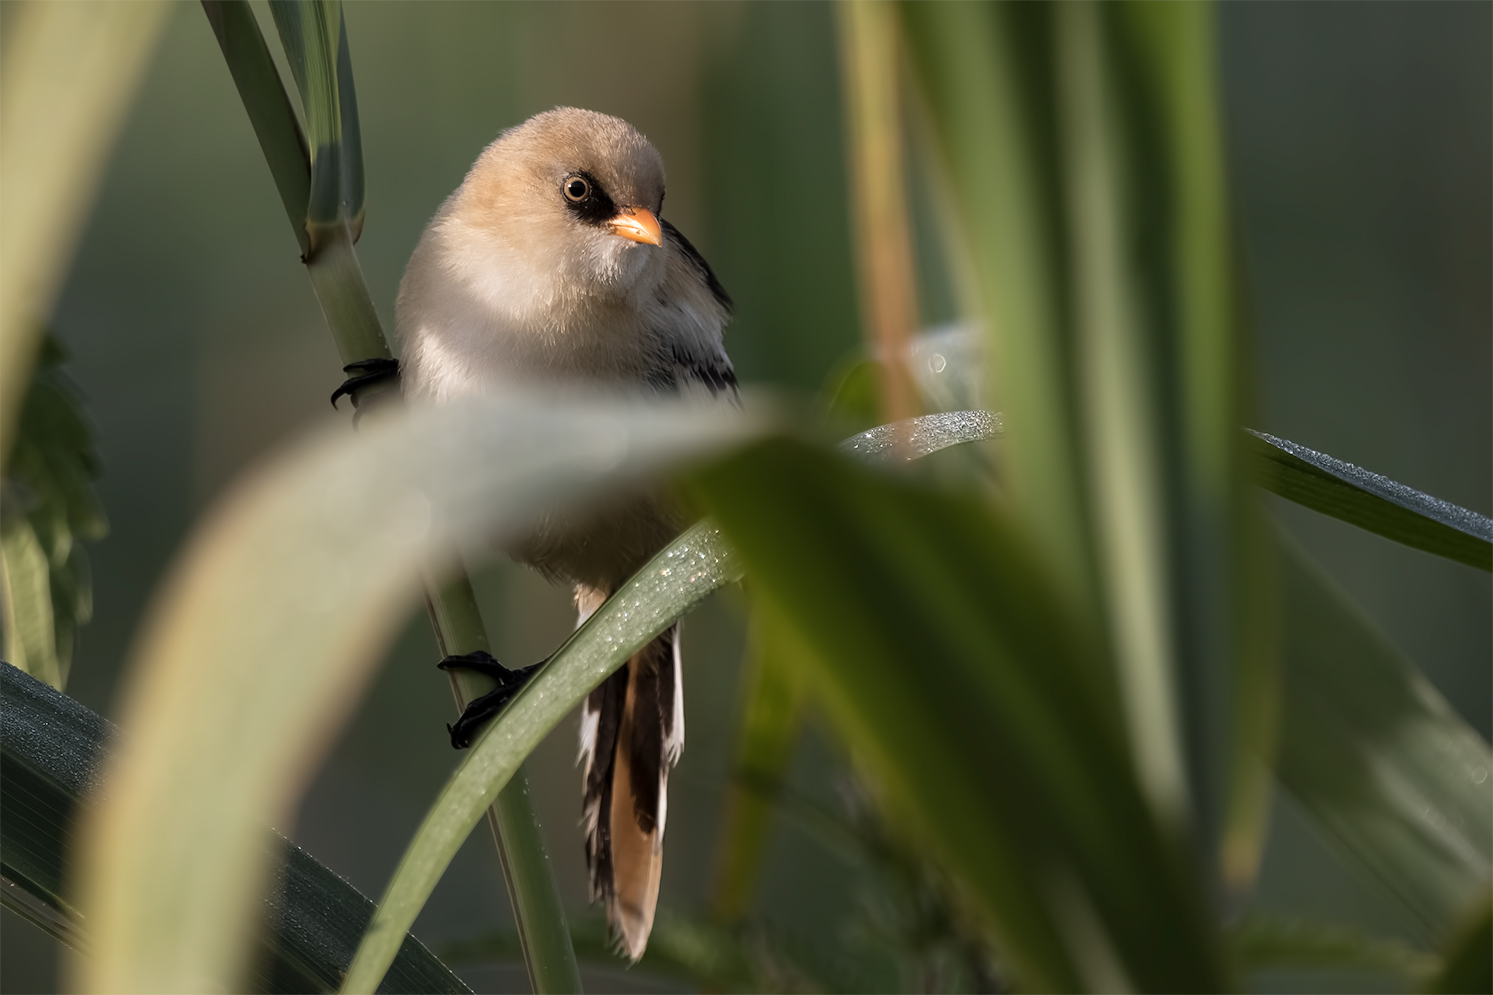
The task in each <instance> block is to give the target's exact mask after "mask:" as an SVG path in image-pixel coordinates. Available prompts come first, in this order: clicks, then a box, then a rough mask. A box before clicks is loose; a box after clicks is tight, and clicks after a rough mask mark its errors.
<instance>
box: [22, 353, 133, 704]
mask: <svg viewBox="0 0 1493 995" xmlns="http://www.w3.org/2000/svg"><path fill="white" fill-rule="evenodd" d="M65 358H66V354H65V353H64V352H63V349H62V347H61V345H59V344H58V343H57V341H56V340H55V339H53V338H51V337H48V338H47V339H46V340H45V342H44V343H43V347H42V355H41V358H40V361H39V362H38V364H37V370H36V374H35V376H34V377H33V378H32V381H31V386H30V389H29V391H28V392H27V394H26V400H25V402H24V404H23V405H22V408H21V426H20V434H19V437H18V438H17V439H16V444H15V450H14V451H13V453H12V455H11V460H10V463H9V465H8V467H7V470H6V475H5V481H4V484H3V491H0V503H3V505H4V515H3V517H0V596H3V609H4V622H5V657H6V659H7V660H8V661H9V662H10V663H12V664H14V665H15V666H17V667H20V668H21V669H22V670H24V671H25V672H26V673H28V674H30V675H31V676H33V677H35V678H37V679H38V680H42V681H45V682H46V683H48V684H50V685H52V686H53V687H54V688H57V689H58V690H61V689H62V688H63V686H64V685H65V684H66V683H67V674H68V668H69V665H70V664H71V661H72V651H73V641H74V637H75V635H76V633H77V630H78V628H79V627H81V626H83V625H85V624H87V622H88V619H89V617H90V616H91V615H92V614H93V590H92V583H91V581H90V579H89V572H88V554H87V553H86V551H85V550H84V548H83V545H82V541H83V540H89V541H96V540H98V539H101V538H103V537H104V535H105V534H106V533H107V532H108V530H109V526H108V522H107V520H106V519H105V517H104V510H103V506H102V505H101V504H100V502H99V497H98V493H97V491H95V489H94V485H93V482H94V479H95V478H96V477H97V476H98V470H99V466H98V454H97V452H96V451H95V446H94V440H93V429H92V426H90V425H89V423H88V419H87V417H86V416H85V415H84V413H83V405H82V401H81V399H80V398H79V397H78V393H77V390H76V388H74V386H73V385H72V383H71V381H70V380H69V379H68V377H67V375H66V374H65V373H63V371H62V368H61V367H62V362H63V360H64V359H65Z"/></svg>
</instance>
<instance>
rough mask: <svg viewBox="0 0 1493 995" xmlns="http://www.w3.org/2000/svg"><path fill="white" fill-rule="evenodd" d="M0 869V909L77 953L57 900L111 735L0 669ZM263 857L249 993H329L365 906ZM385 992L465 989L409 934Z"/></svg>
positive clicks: (368, 909)
mask: <svg viewBox="0 0 1493 995" xmlns="http://www.w3.org/2000/svg"><path fill="white" fill-rule="evenodd" d="M0 716H3V719H4V721H3V722H0V766H3V769H4V776H3V777H0V804H3V807H4V810H5V812H6V818H5V821H4V823H3V824H0V871H3V873H4V876H5V879H6V881H7V882H8V884H7V885H6V886H5V888H4V890H3V892H0V895H3V898H4V901H5V906H6V908H14V905H15V902H14V899H16V898H17V897H18V896H21V895H24V896H27V897H30V898H32V899H35V901H34V902H33V903H32V904H31V905H30V906H28V907H26V908H23V909H18V910H16V911H18V912H19V913H20V914H22V915H26V916H27V917H28V918H33V921H35V918H36V917H35V916H34V913H35V911H36V910H37V909H38V908H40V909H42V910H44V911H45V913H46V915H45V916H43V917H41V921H40V922H38V925H39V926H41V927H42V928H43V929H46V930H48V931H49V932H52V933H53V934H54V935H56V936H57V937H58V938H59V939H61V940H62V941H63V942H64V943H67V944H68V945H69V946H71V947H72V948H73V949H75V950H79V951H84V950H86V949H87V934H86V931H85V929H84V926H83V924H82V923H80V922H79V920H78V918H77V909H76V908H74V907H73V906H72V905H70V904H69V903H68V901H67V899H66V897H65V896H66V889H65V886H64V885H65V880H64V879H65V876H66V874H67V870H68V867H69V864H70V863H71V861H72V859H73V857H74V856H75V855H76V850H77V844H78V838H77V836H76V835H75V833H74V824H75V823H76V821H77V816H78V813H79V810H80V809H81V808H82V807H84V806H86V805H88V804H89V798H90V796H91V795H92V794H93V793H94V792H95V791H97V790H98V788H99V785H100V781H101V779H102V777H103V768H104V765H105V762H106V758H107V753H108V749H109V744H110V742H111V741H112V740H113V738H114V735H115V732H116V730H115V729H114V728H113V726H111V725H110V724H109V723H108V722H107V721H105V720H104V719H103V718H102V717H101V716H99V715H96V714H94V713H93V712H91V711H89V710H88V709H86V708H84V707H83V706H82V705H80V704H78V703H77V702H76V701H73V700H72V699H71V698H67V697H64V696H63V695H60V694H56V693H53V692H52V691H50V690H49V689H47V688H46V687H43V686H42V685H40V684H38V683H37V682H36V681H33V680H28V679H27V678H26V677H25V676H23V675H22V674H21V673H20V672H19V671H17V670H16V669H15V668H13V667H8V666H0ZM269 835H270V847H269V849H270V851H271V853H272V859H273V860H274V861H275V863H277V864H282V865H283V867H282V870H281V876H280V886H279V888H278V889H276V891H275V892H274V893H273V894H272V895H271V896H270V900H269V902H268V904H267V906H266V908H265V909H264V913H263V915H262V917H261V922H260V924H259V931H258V937H257V939H258V944H259V946H258V949H257V950H256V951H255V955H254V969H253V971H252V973H251V975H250V977H249V983H250V989H251V990H253V991H308V992H309V991H318V992H331V991H335V990H336V987H337V981H338V980H339V979H340V978H341V975H342V972H343V971H345V970H346V969H347V963H348V960H349V959H350V958H351V956H352V951H353V947H354V945H355V944H356V943H357V940H358V937H359V936H360V935H361V934H362V926H363V924H364V923H365V922H367V920H368V918H369V917H370V916H371V915H372V914H373V903H372V902H370V901H368V899H366V898H364V897H363V896H362V895H360V894H358V892H357V890H356V889H354V888H353V887H352V886H351V885H349V884H347V882H345V881H343V880H342V879H341V878H339V877H338V876H337V875H336V874H334V873H332V872H331V871H330V870H328V869H327V868H325V867H323V866H322V865H321V864H319V863H317V861H316V860H315V859H314V858H313V857H311V856H310V855H309V854H307V853H306V852H305V851H304V850H302V849H300V848H299V847H297V846H296V845H295V844H293V843H291V842H290V841H289V840H286V839H284V838H282V837H280V836H278V835H276V834H269ZM386 990H388V991H391V992H452V993H456V992H465V991H468V990H469V989H467V987H466V986H465V985H463V984H462V983H461V981H460V979H458V978H457V977H456V976H455V975H453V974H452V973H451V972H450V971H448V970H447V969H446V968H445V967H444V966H443V965H442V964H441V963H440V962H439V961H438V960H436V959H435V958H434V957H432V956H431V955H430V952H429V951H428V950H426V949H425V947H424V946H423V945H422V944H421V943H420V942H419V941H418V940H416V939H414V938H413V937H406V939H405V941H404V945H403V946H402V947H401V949H400V953H399V957H398V958H397V959H396V961H395V964H394V967H393V968H392V969H391V970H390V972H389V978H388V981H387V983H386Z"/></svg>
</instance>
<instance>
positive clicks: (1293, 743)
mask: <svg viewBox="0 0 1493 995" xmlns="http://www.w3.org/2000/svg"><path fill="white" fill-rule="evenodd" d="M1280 545H1281V549H1282V553H1281V556H1280V563H1281V587H1282V593H1283V595H1284V609H1285V618H1284V631H1283V642H1282V649H1283V652H1284V661H1283V668H1282V669H1283V681H1284V686H1283V689H1282V691H1283V694H1282V702H1281V739H1280V754H1279V756H1278V757H1277V759H1276V776H1277V777H1278V778H1279V779H1280V782H1281V784H1282V785H1283V786H1284V787H1285V789H1286V790H1287V791H1288V792H1290V794H1291V795H1292V797H1293V798H1294V799H1295V800H1296V801H1297V802H1299V803H1300V804H1301V805H1302V807H1303V808H1305V809H1306V811H1307V812H1308V813H1309V814H1310V815H1311V817H1312V819H1313V820H1314V821H1315V823H1316V824H1317V826H1318V827H1319V828H1320V829H1321V830H1322V831H1323V832H1324V834H1325V835H1326V836H1327V837H1328V839H1330V840H1332V841H1333V842H1334V843H1335V844H1336V845H1337V846H1338V847H1339V848H1340V849H1341V850H1342V851H1344V852H1345V853H1346V854H1347V855H1348V856H1349V857H1351V858H1352V860H1353V862H1354V863H1356V864H1357V865H1358V866H1359V867H1360V868H1362V869H1363V870H1364V871H1365V872H1366V873H1367V874H1368V875H1369V876H1370V877H1372V878H1375V879H1377V880H1378V881H1379V883H1380V884H1382V885H1383V886H1384V887H1385V888H1386V889H1387V890H1388V891H1389V893H1390V894H1391V895H1393V896H1394V897H1395V898H1396V899H1397V900H1398V902H1399V903H1400V905H1401V907H1402V908H1404V909H1405V910H1406V911H1407V913H1408V917H1407V923H1408V925H1410V926H1411V927H1412V928H1414V929H1416V930H1417V931H1418V933H1419V934H1420V936H1421V937H1422V938H1423V939H1425V940H1427V941H1434V940H1435V939H1436V938H1438V937H1440V936H1442V935H1443V934H1444V932H1445V930H1446V929H1448V928H1449V927H1451V926H1452V925H1453V924H1455V923H1456V922H1457V921H1458V919H1459V918H1460V917H1461V916H1462V915H1463V913H1464V912H1465V910H1466V908H1467V907H1468V905H1469V904H1470V903H1472V902H1474V901H1476V900H1477V899H1478V898H1479V897H1480V896H1486V895H1487V894H1488V892H1489V889H1490V888H1493V751H1490V750H1489V747H1488V744H1487V743H1485V742H1484V741H1483V740H1482V738H1481V737H1480V736H1478V734H1477V733H1476V732H1475V731H1473V730H1472V729H1471V728H1470V727H1468V725H1467V723H1466V722H1464V721H1462V719H1461V718H1460V717H1459V716H1458V715H1457V714H1456V712H1455V711H1453V710H1452V708H1451V707H1450V706H1448V705H1447V703H1446V702H1445V701H1444V700H1443V699H1442V698H1441V696H1440V695H1439V694H1437V692H1436V691H1435V689H1434V688H1432V687H1431V685H1430V683H1429V682H1428V681H1426V679H1425V678H1424V677H1422V676H1421V674H1420V673H1419V672H1418V671H1417V670H1416V669H1415V668H1414V667H1413V666H1412V665H1411V664H1410V663H1409V662H1408V661H1407V660H1405V658H1404V657H1403V655H1401V654H1400V652H1399V651H1398V650H1397V649H1395V647H1394V646H1393V645H1391V644H1390V643H1389V641H1388V640H1387V639H1386V638H1385V637H1384V636H1383V635H1382V634H1381V633H1380V632H1379V631H1378V629H1377V628H1376V627H1375V626H1374V625H1373V624H1372V623H1371V622H1370V621H1369V620H1368V619H1367V618H1365V617H1364V616H1363V615H1362V614H1361V613H1360V612H1359V611H1358V610H1357V609H1356V608H1354V607H1353V605H1352V604H1351V603H1350V602H1349V601H1348V600H1347V599H1346V597H1345V596H1344V595H1343V594H1341V593H1340V592H1339V591H1338V590H1337V588H1336V586H1335V585H1333V584H1332V583H1331V582H1330V581H1329V580H1327V579H1326V577H1324V576H1323V575H1322V574H1321V573H1320V572H1319V571H1318V570H1317V569H1316V568H1315V567H1313V566H1311V565H1310V563H1309V562H1308V561H1307V560H1306V558H1305V556H1304V555H1303V554H1301V553H1300V552H1299V551H1297V550H1296V549H1295V547H1294V546H1292V545H1291V544H1290V543H1288V542H1285V541H1282V542H1281V544H1280Z"/></svg>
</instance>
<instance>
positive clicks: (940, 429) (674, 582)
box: [342, 411, 994, 993]
mask: <svg viewBox="0 0 1493 995" xmlns="http://www.w3.org/2000/svg"><path fill="white" fill-rule="evenodd" d="M993 424H994V423H993V421H992V416H991V415H989V414H988V413H987V412H969V411H964V412H955V413H953V414H942V415H925V416H923V417H921V418H915V419H913V420H912V424H911V425H910V426H908V425H903V426H901V427H898V428H895V429H894V428H892V427H888V426H883V427H882V428H880V429H873V430H872V431H870V432H866V433H862V434H861V435H858V436H855V437H854V438H852V439H850V440H848V441H847V442H846V443H845V448H846V449H847V450H848V451H850V452H852V453H857V454H861V455H863V456H865V457H867V458H878V457H882V456H884V455H885V454H887V453H889V452H891V451H893V449H894V446H896V445H899V444H900V445H905V446H906V447H907V448H905V449H902V450H901V451H903V452H906V453H907V454H908V458H916V457H918V456H924V455H928V454H929V453H932V452H936V451H938V450H939V449H943V448H947V447H948V446H953V445H958V444H960V443H963V442H975V441H980V440H982V439H985V438H989V433H990V432H991V430H992V429H991V426H992V425H993ZM898 433H903V434H901V435H900V436H899V434H898ZM899 439H903V440H906V441H905V442H901V443H899V442H898V440H899ZM740 577H741V568H740V566H739V565H738V564H737V561H736V558H735V555H734V554H733V553H732V552H731V549H730V547H729V546H728V545H727V544H726V542H725V540H724V539H722V538H721V535H720V531H719V530H718V529H716V528H715V526H714V525H712V524H711V523H709V522H708V521H707V522H700V523H698V524H696V525H695V526H693V527H692V528H690V529H688V530H687V531H686V532H685V533H684V534H683V535H681V536H680V537H679V538H678V539H676V540H674V542H672V543H670V544H669V546H668V547H666V548H665V549H664V550H663V551H662V552H660V553H659V554H658V555H657V556H655V557H654V558H653V559H652V560H650V561H649V562H648V564H647V565H646V566H644V567H643V569H641V570H640V571H638V573H637V574H635V575H634V576H633V577H632V578H631V579H629V580H628V582H627V583H626V584H624V585H623V586H622V587H621V588H620V589H619V590H618V591H617V593H616V594H614V595H613V596H612V597H611V599H609V600H608V601H607V602H606V603H605V604H604V605H602V606H601V608H599V609H598V610H597V611H596V612H595V613H594V614H593V615H592V616H591V617H590V618H589V619H588V620H587V621H586V623H585V624H584V625H582V626H581V627H580V628H579V629H577V630H576V631H575V633H574V634H573V635H572V636H571V637H570V638H569V639H568V640H566V642H565V644H564V645H563V646H561V647H560V649H559V650H557V651H556V652H555V654H554V655H553V656H551V657H550V660H549V662H548V663H547V664H546V665H545V667H544V668H543V669H542V670H540V671H539V672H538V673H537V674H536V675H535V676H534V677H533V679H532V680H530V681H529V683H528V684H527V685H525V687H524V688H523V690H522V691H520V692H519V693H518V695H517V696H516V697H515V698H514V700H513V701H512V703H510V704H509V705H508V707H507V708H505V709H504V710H503V712H502V713H501V714H500V715H499V716H498V717H497V718H496V719H494V720H493V721H492V723H491V724H490V725H489V726H488V727H487V729H486V730H485V731H484V732H483V733H482V735H481V736H479V737H478V739H477V741H476V742H475V743H474V744H473V745H472V748H471V749H470V750H468V751H467V754H466V756H465V757H464V758H463V760H462V762H461V765H460V766H459V767H457V769H456V770H455V771H454V772H453V773H452V775H451V778H450V780H448V781H447V782H446V785H445V787H443V788H442V789H441V793H440V795H439V796H438V797H437V798H436V801H435V802H434V804H432V805H431V807H430V810H429V811H428V812H427V814H426V816H425V820H424V821H423V822H422V823H421V824H420V828H419V829H417V830H416V831H415V836H414V838H413V839H412V840H410V844H409V846H408V847H407V848H406V849H405V851H404V856H403V857H401V858H400V861H399V866H398V867H397V868H396V869H395V871H394V876H393V877H392V878H391V879H390V880H389V885H388V887H387V888H386V889H385V891H384V895H383V897H382V898H381V899H380V900H379V908H378V914H377V915H376V916H375V917H374V921H373V923H372V925H370V926H369V928H368V934H367V936H365V937H364V939H363V945H362V946H361V947H359V949H358V954H357V957H356V958H355V959H354V960H353V964H352V967H351V968H349V969H348V974H347V980H346V981H345V982H343V986H342V991H343V992H350V993H351V992H371V991H373V990H374V988H375V987H376V986H377V985H378V981H379V978H380V977H382V976H383V972H384V971H385V970H386V969H387V967H388V964H389V962H390V958H392V957H393V955H394V951H395V949H396V947H395V943H394V941H395V939H396V938H397V937H399V936H400V935H402V934H403V933H405V932H406V931H408V929H409V927H410V925H411V924H413V923H414V921H415V917H416V916H418V915H419V913H420V910H421V909H422V908H424V907H425V902H426V900H427V899H429V897H430V894H431V892H432V891H434V890H435V886H436V883H437V882H438V881H439V880H440V878H441V875H442V874H444V873H445V871H446V868H447V867H448V866H449V865H450V863H451V860H452V858H453V857H455V856H456V851H457V850H458V849H460V848H461V845H462V843H463V842H464V841H465V840H466V838H467V836H468V834H470V833H471V831H472V827H473V826H475V825H476V824H477V821H478V820H479V819H480V818H481V817H482V811H483V809H485V808H486V807H487V806H488V805H489V804H490V803H491V800H492V799H493V798H494V797H496V795H497V793H498V792H499V791H501V790H502V788H503V786H504V784H506V783H507V781H508V779H509V778H510V777H512V775H513V772H514V771H515V770H517V769H518V767H519V765H520V764H521V763H522V762H523V760H524V758H526V757H527V756H528V755H529V753H530V752H532V751H533V749H534V748H535V747H536V746H538V745H539V743H540V742H541V741H542V740H543V739H544V737H545V736H546V735H548V734H549V732H550V730H551V729H553V728H554V727H555V726H556V725H557V724H558V723H559V722H560V720H561V719H563V718H564V717H565V716H566V715H567V714H569V712H570V710H571V709H573V708H574V707H575V706H576V705H578V704H580V702H581V699H582V698H584V697H585V696H586V695H587V694H589V693H590V692H591V689H592V688H594V687H595V686H596V685H598V684H600V683H601V682H602V680H604V679H605V678H606V677H607V675H609V674H611V673H612V672H613V671H614V670H616V669H617V668H618V667H620V666H622V664H623V663H624V662H625V661H626V660H627V658H628V657H629V656H631V655H632V654H633V653H635V652H637V650H638V649H639V648H641V647H642V646H644V645H646V644H647V643H648V641H649V640H651V639H653V638H654V637H655V636H657V635H658V634H659V633H661V632H663V631H664V630H665V629H667V628H668V627H669V626H671V625H673V624H674V622H675V621H677V620H678V619H679V618H680V617H681V616H682V615H684V614H686V613H688V612H689V611H691V610H692V609H693V608H694V607H695V606H696V605H698V604H699V603H700V602H701V601H703V600H704V599H705V598H706V597H708V596H709V595H711V594H712V593H714V592H715V591H717V590H719V589H720V588H722V587H725V586H726V585H727V584H730V583H733V582H734V581H736V580H738V579H739V578H740Z"/></svg>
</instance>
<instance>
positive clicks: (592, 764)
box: [578, 599, 684, 961]
mask: <svg viewBox="0 0 1493 995" xmlns="http://www.w3.org/2000/svg"><path fill="white" fill-rule="evenodd" d="M578 600H579V599H578ZM678 636H679V627H678V626H677V625H676V626H675V627H674V628H672V629H670V630H669V631H668V632H665V633H664V634H663V635H661V636H659V637H658V638H657V639H655V640H653V641H652V642H651V643H649V644H648V645H647V646H645V647H643V649H642V650H641V651H639V652H638V653H637V654H636V655H634V656H633V657H632V659H630V660H628V661H627V666H625V667H623V668H621V669H620V670H618V671H617V672H616V673H615V674H613V675H612V676H611V677H609V678H607V680H606V681H605V682H604V683H603V684H602V685H601V686H600V687H598V688H596V690H594V691H592V692H591V694H590V695H589V696H588V697H587V698H586V704H585V707H584V708H583V709H582V712H581V754H580V761H581V763H582V764H583V765H584V768H583V769H584V771H585V774H584V812H585V823H586V866H587V867H588V868H590V871H591V900H592V901H593V902H594V901H597V900H598V899H601V900H604V901H605V902H606V907H607V922H608V923H609V924H610V926H611V928H612V933H613V935H614V936H615V937H616V939H617V943H618V946H619V948H620V949H621V950H622V951H623V952H625V953H626V954H627V956H628V957H630V958H632V959H633V960H634V961H636V960H637V959H638V958H639V957H641V956H643V951H644V949H645V948H646V947H647V946H648V934H649V933H650V932H651V931H652V929H653V913H654V909H655V907H656V906H657V905H658V882H659V875H660V873H661V872H662V871H663V843H664V822H665V817H666V816H667V814H668V808H669V800H668V787H669V768H671V767H673V766H674V764H676V763H677V762H678V761H679V751H680V750H681V749H682V748H683V746H684V689H683V687H682V686H681V681H680V671H679V639H678Z"/></svg>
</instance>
